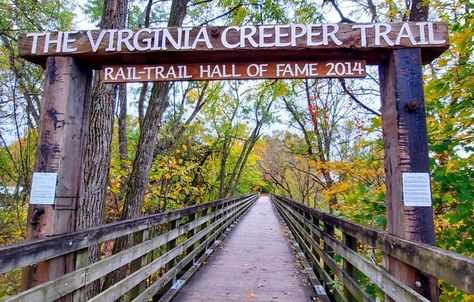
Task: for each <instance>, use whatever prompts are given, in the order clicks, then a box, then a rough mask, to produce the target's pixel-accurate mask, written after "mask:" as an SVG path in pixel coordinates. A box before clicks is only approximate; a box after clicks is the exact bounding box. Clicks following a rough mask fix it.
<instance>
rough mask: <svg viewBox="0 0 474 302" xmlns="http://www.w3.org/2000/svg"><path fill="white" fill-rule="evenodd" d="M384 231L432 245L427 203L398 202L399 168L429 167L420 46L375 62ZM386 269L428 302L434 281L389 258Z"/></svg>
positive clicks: (435, 297) (423, 169)
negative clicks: (384, 190)
mask: <svg viewBox="0 0 474 302" xmlns="http://www.w3.org/2000/svg"><path fill="white" fill-rule="evenodd" d="M380 82H381V93H382V127H383V139H384V150H385V177H386V186H387V194H386V203H387V221H388V232H389V233H390V234H394V235H396V236H399V237H401V238H405V239H407V240H411V241H418V242H423V243H426V244H431V245H434V243H435V239H434V224H433V208H432V207H406V206H404V204H403V188H402V173H403V172H426V173H428V172H429V158H428V143H427V134H426V120H425V108H424V97H423V78H422V69H421V55H420V49H404V50H394V51H392V53H391V55H390V58H389V60H388V61H387V62H385V63H384V64H383V65H381V66H380ZM388 270H389V272H390V273H391V274H392V275H394V276H395V277H396V278H398V279H400V280H402V281H403V282H404V283H405V284H407V285H408V286H410V287H411V288H413V289H415V290H416V291H418V292H420V293H421V294H422V295H423V296H425V297H427V298H429V299H430V300H431V301H438V289H437V280H435V279H434V278H429V277H428V276H425V275H423V274H421V273H420V272H419V271H418V270H416V269H414V268H413V267H411V266H408V265H406V264H404V263H402V262H400V261H398V260H397V259H395V258H392V257H388Z"/></svg>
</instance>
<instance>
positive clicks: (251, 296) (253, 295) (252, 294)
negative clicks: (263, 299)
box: [247, 290, 255, 300]
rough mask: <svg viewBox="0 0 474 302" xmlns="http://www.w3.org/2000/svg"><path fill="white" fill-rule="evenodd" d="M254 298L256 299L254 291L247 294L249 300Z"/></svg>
mask: <svg viewBox="0 0 474 302" xmlns="http://www.w3.org/2000/svg"><path fill="white" fill-rule="evenodd" d="M253 297H255V292H254V291H253V290H251V291H249V292H248V293H247V299H249V300H250V299H253Z"/></svg>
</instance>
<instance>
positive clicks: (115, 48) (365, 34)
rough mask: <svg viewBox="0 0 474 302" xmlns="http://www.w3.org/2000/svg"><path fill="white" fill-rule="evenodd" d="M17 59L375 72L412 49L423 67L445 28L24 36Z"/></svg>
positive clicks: (441, 46) (341, 26) (442, 42)
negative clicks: (308, 63)
mask: <svg viewBox="0 0 474 302" xmlns="http://www.w3.org/2000/svg"><path fill="white" fill-rule="evenodd" d="M18 44H19V50H20V55H21V56H22V57H23V58H25V59H27V60H29V61H31V62H34V63H38V64H42V65H44V64H45V62H46V58H47V57H48V56H52V55H54V56H73V57H76V58H79V59H81V60H82V61H83V62H84V63H86V64H88V65H89V66H94V67H96V68H100V67H101V66H104V65H117V64H118V65H126V64H156V63H162V64H172V63H183V62H187V63H202V62H259V61H285V60H316V59H318V60H334V59H341V58H343V59H347V60H351V59H352V60H354V59H357V60H361V59H363V60H367V62H368V63H369V64H378V63H380V62H382V61H384V60H385V59H387V58H388V56H389V55H390V51H391V50H392V49H404V48H412V47H419V48H421V49H423V51H422V52H423V56H422V57H423V62H425V63H428V62H430V61H432V60H433V59H435V58H436V57H438V56H439V55H440V54H441V53H442V52H443V51H445V50H446V49H447V48H448V46H449V42H448V31H447V24H444V23H437V22H399V23H378V24H347V23H338V24H307V25H295V24H292V25H261V26H231V27H222V26H217V27H211V26H209V27H195V28H144V29H140V30H136V31H132V30H130V29H120V30H117V29H108V30H92V31H73V32H52V33H28V34H26V33H24V34H21V35H20V36H19V39H18Z"/></svg>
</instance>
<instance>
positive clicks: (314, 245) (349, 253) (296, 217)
mask: <svg viewBox="0 0 474 302" xmlns="http://www.w3.org/2000/svg"><path fill="white" fill-rule="evenodd" d="M272 201H273V203H274V205H275V206H276V208H277V210H278V211H279V213H280V214H281V216H282V217H283V219H284V220H285V221H286V222H287V224H288V225H289V227H290V229H291V231H292V233H293V235H294V237H296V239H297V241H298V242H299V243H300V245H301V246H302V248H303V250H304V251H305V254H306V256H307V257H308V258H309V259H310V260H311V261H310V262H311V263H312V264H313V265H314V266H315V269H316V270H317V271H318V272H319V273H320V275H321V278H322V279H323V281H324V282H326V283H331V282H332V281H333V279H332V278H331V272H332V273H334V274H335V275H336V276H337V277H338V280H339V281H340V282H342V283H343V285H344V287H345V291H346V294H345V296H347V295H351V296H352V300H355V301H370V300H371V298H370V297H369V296H368V295H367V293H365V292H364V290H363V289H362V287H360V285H359V284H358V283H357V271H360V272H362V273H363V274H364V275H366V276H367V277H369V279H371V281H372V282H374V283H375V284H377V285H378V286H379V288H380V289H381V290H382V291H384V292H385V294H386V295H388V296H390V297H392V298H393V299H395V300H396V301H397V300H401V299H402V300H404V301H427V300H426V299H425V298H424V297H422V296H421V295H419V294H418V293H417V292H415V291H413V290H412V289H410V288H409V287H407V286H406V285H405V284H403V283H401V282H400V281H399V280H397V279H395V278H394V277H393V276H391V275H390V274H389V273H387V272H386V271H385V270H384V269H383V268H381V267H380V266H378V265H376V264H375V263H373V262H371V261H368V260H367V259H366V258H364V257H363V256H361V255H359V254H358V253H357V246H358V242H360V243H363V244H366V245H368V246H372V247H373V248H375V249H378V250H380V251H381V252H382V253H384V254H386V255H390V256H393V257H395V258H397V259H399V260H401V261H403V262H404V263H406V264H409V265H411V266H413V267H416V268H417V269H419V270H420V271H423V272H425V273H427V274H429V275H432V276H434V277H436V278H438V279H441V280H443V281H444V282H446V283H449V284H451V285H453V286H455V287H457V288H459V289H461V290H463V291H465V292H466V293H470V294H472V293H473V292H474V284H473V280H474V259H472V258H469V257H465V256H462V255H459V254H456V253H453V252H450V251H446V250H443V249H440V248H437V247H433V246H430V245H426V244H423V243H418V242H412V241H408V240H405V239H401V238H398V237H396V236H393V235H390V234H388V233H386V232H383V231H379V230H374V229H371V228H368V227H365V226H362V225H360V224H357V223H353V222H350V221H347V220H343V219H340V218H338V217H336V216H333V215H330V214H327V213H323V212H320V211H318V210H316V209H313V208H310V207H308V206H305V205H303V204H301V203H298V202H295V201H293V200H290V199H288V198H284V197H279V196H272ZM321 223H322V224H323V226H321ZM335 229H338V230H340V231H341V232H342V235H343V236H342V237H343V240H342V241H341V240H340V239H338V238H336V237H335V236H334V230H335ZM321 241H322V242H323V243H324V244H323V245H321ZM333 253H336V254H338V255H339V256H340V257H342V258H343V260H344V267H345V268H346V269H343V268H341V267H340V266H339V265H338V264H337V262H336V261H335V260H334V257H333ZM320 259H322V260H323V262H324V266H321V265H320ZM347 268H348V269H347ZM335 293H336V294H335V296H338V295H339V296H340V297H339V298H340V299H341V300H344V298H343V296H344V295H343V294H342V293H341V292H338V291H335ZM335 298H336V300H338V299H337V297H335Z"/></svg>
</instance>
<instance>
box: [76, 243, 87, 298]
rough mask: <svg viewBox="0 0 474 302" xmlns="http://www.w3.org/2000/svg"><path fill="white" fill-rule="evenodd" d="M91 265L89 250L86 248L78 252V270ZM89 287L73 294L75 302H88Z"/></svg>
mask: <svg viewBox="0 0 474 302" xmlns="http://www.w3.org/2000/svg"><path fill="white" fill-rule="evenodd" d="M87 265H89V248H85V249H82V250H79V251H77V252H76V269H80V268H83V267H86V266H87ZM86 289H87V286H85V287H83V288H81V289H78V290H76V291H75V292H74V293H73V296H72V297H73V299H72V301H73V302H85V301H87V293H86Z"/></svg>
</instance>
